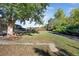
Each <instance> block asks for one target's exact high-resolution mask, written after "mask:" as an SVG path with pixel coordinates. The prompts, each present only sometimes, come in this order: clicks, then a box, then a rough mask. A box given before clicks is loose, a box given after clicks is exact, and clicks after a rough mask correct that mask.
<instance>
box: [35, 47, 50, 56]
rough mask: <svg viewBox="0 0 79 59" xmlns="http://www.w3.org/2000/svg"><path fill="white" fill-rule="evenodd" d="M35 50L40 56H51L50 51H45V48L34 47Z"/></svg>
mask: <svg viewBox="0 0 79 59" xmlns="http://www.w3.org/2000/svg"><path fill="white" fill-rule="evenodd" d="M34 51H35V53H38V55H40V56H51V55H50V54H49V52H48V51H44V50H43V49H39V48H34Z"/></svg>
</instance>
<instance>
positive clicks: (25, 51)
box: [0, 31, 79, 56]
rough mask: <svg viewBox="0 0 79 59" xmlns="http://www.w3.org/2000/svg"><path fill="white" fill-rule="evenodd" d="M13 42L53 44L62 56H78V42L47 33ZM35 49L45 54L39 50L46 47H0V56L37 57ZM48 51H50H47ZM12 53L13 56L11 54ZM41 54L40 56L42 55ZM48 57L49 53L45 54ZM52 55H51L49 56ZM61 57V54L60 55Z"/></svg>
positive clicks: (25, 36) (36, 34) (24, 37)
mask: <svg viewBox="0 0 79 59" xmlns="http://www.w3.org/2000/svg"><path fill="white" fill-rule="evenodd" d="M6 41H7V40H6ZM13 42H17V43H18V42H19V43H54V44H55V45H56V47H57V48H58V49H59V51H61V53H63V54H68V55H76V56H79V41H75V40H72V39H69V38H67V37H64V36H61V35H57V34H52V33H50V32H47V31H41V32H39V33H35V34H33V33H32V34H31V35H23V36H22V37H21V38H20V39H18V40H14V41H13ZM35 48H38V49H37V51H39V53H40V52H43V54H44V53H45V51H42V50H39V49H42V48H44V49H43V50H45V49H48V47H47V46H40V45H39V46H36V45H33V46H26V45H0V55H38V52H35V51H34V50H35ZM49 50H50V49H49ZM46 51H47V50H46ZM12 53H13V54H12ZM43 54H42V55H43ZM45 54H46V55H50V53H48V52H47V53H45ZM51 55H53V54H51ZM58 55H59V54H58ZM61 55H62V54H61Z"/></svg>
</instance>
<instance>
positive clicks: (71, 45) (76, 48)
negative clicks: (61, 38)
mask: <svg viewBox="0 0 79 59" xmlns="http://www.w3.org/2000/svg"><path fill="white" fill-rule="evenodd" d="M67 45H68V46H70V47H73V48H75V49H78V50H79V47H76V46H73V45H70V44H67Z"/></svg>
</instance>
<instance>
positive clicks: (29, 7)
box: [0, 3, 48, 24]
mask: <svg viewBox="0 0 79 59" xmlns="http://www.w3.org/2000/svg"><path fill="white" fill-rule="evenodd" d="M0 6H1V7H2V8H5V11H6V19H7V20H9V18H10V17H13V20H14V21H16V20H17V19H19V20H21V22H25V20H29V21H35V22H36V23H39V24H41V23H42V22H43V21H42V18H43V13H44V10H45V9H46V6H48V4H42V3H39V4H36V3H34V4H32V3H31V4H30V3H28V4H25V3H10V4H9V3H5V4H0Z"/></svg>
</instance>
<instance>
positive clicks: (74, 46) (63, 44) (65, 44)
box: [44, 32, 79, 56]
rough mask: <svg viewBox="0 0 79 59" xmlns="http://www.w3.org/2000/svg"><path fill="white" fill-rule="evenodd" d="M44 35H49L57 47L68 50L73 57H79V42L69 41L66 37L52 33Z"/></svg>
mask: <svg viewBox="0 0 79 59" xmlns="http://www.w3.org/2000/svg"><path fill="white" fill-rule="evenodd" d="M44 35H48V36H47V37H50V38H51V40H53V42H54V43H55V44H56V45H57V47H59V48H62V49H64V50H66V51H67V52H69V53H71V54H72V55H76V56H79V42H78V41H75V40H72V39H69V38H67V37H64V36H60V35H56V34H51V33H48V32H47V33H44Z"/></svg>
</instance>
